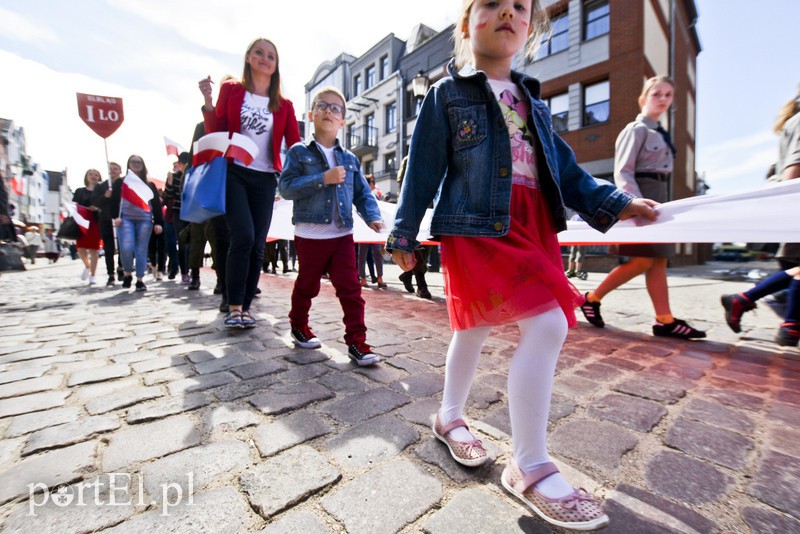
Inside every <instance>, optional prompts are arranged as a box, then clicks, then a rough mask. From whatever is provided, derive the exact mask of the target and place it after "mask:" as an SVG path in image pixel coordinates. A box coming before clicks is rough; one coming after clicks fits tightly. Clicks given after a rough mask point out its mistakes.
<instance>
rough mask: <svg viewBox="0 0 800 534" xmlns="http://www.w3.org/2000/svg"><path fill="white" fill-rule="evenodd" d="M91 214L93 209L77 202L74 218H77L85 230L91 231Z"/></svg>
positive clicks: (79, 224)
mask: <svg viewBox="0 0 800 534" xmlns="http://www.w3.org/2000/svg"><path fill="white" fill-rule="evenodd" d="M91 216H92V211H91V210H90V209H89V208H87V207H85V206H81V205H80V204H75V209H74V210H73V212H72V218H73V219H75V222H76V223H78V226H80V227H81V230H82V231H83V232H88V231H89V226H91V224H92V220H91Z"/></svg>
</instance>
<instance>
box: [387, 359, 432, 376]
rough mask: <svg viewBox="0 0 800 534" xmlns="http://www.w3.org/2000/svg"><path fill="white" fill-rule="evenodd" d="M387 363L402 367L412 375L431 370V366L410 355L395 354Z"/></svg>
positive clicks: (398, 367)
mask: <svg viewBox="0 0 800 534" xmlns="http://www.w3.org/2000/svg"><path fill="white" fill-rule="evenodd" d="M386 364H387V365H391V366H392V367H395V368H397V369H402V370H403V371H405V372H406V373H408V374H411V375H419V374H423V373H426V372H429V371H430V370H431V368H430V366H428V365H425V364H424V363H422V362H418V361H417V360H412V359H411V358H409V357H408V356H393V357H392V358H389V359H387V360H386Z"/></svg>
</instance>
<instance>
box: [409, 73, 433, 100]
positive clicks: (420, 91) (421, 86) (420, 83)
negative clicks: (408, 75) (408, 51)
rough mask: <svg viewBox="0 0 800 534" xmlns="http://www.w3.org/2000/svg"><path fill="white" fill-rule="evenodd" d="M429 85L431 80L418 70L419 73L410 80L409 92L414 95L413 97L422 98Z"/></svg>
mask: <svg viewBox="0 0 800 534" xmlns="http://www.w3.org/2000/svg"><path fill="white" fill-rule="evenodd" d="M430 84H431V80H430V79H429V78H428V77H427V76H425V73H424V72H422V70H420V71H419V73H418V74H417V75H416V76H414V77H413V78H412V79H411V92H412V93H414V96H415V97H417V98H422V97H423V96H425V93H427V92H428V87H429V86H430Z"/></svg>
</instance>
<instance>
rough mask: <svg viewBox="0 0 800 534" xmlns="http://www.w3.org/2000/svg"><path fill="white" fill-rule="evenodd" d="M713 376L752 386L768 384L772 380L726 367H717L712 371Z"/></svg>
mask: <svg viewBox="0 0 800 534" xmlns="http://www.w3.org/2000/svg"><path fill="white" fill-rule="evenodd" d="M713 376H714V377H715V378H722V379H725V380H732V381H734V382H742V383H745V384H751V385H754V386H769V385H770V384H771V382H772V380H771V379H770V378H769V377H766V376H758V375H752V374H747V373H737V372H735V371H730V370H728V369H717V370H715V371H713Z"/></svg>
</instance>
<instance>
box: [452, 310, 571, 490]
mask: <svg viewBox="0 0 800 534" xmlns="http://www.w3.org/2000/svg"><path fill="white" fill-rule="evenodd" d="M517 324H518V325H519V331H520V337H519V345H517V350H516V351H514V356H513V357H512V359H511V364H510V365H509V369H508V410H509V414H510V416H511V429H512V434H513V438H512V440H513V448H514V460H515V461H516V463H517V465H518V466H519V468H520V470H522V472H523V473H529V472H531V471H533V470H534V469H535V468H536V467H538V466H540V465H542V464H544V463H546V462H549V461H550V455H549V454H548V453H547V419H548V415H549V413H550V397H551V395H552V391H553V378H554V376H555V370H556V363H557V362H558V355H559V353H560V352H561V347H562V345H563V344H564V340H565V339H566V337H567V328H568V327H567V320H566V318H565V317H564V312H563V311H562V310H561V308H558V307H557V308H554V309H552V310H550V311H547V312H545V313H542V314H541V315H537V316H534V317H529V318H527V319H522V320H520V321H518V322H517ZM490 331H491V327H488V326H487V327H477V328H471V329H469V330H458V331H456V332H454V333H453V339H452V341H450V347H449V348H448V350H447V360H446V363H445V373H444V392H443V395H442V407H441V410H440V412H439V415H440V417H441V421H442V423H444V424H446V423H449V422H451V421H454V420H455V419H460V418H462V417H463V413H464V406H465V405H466V403H467V397H468V396H469V390H470V387H471V386H472V380H473V379H474V378H475V372H476V370H477V368H478V358H479V357H480V355H481V348H482V347H483V343H484V341H486V338H487V337H488V336H489V332H490ZM450 436H451V437H452V438H453V439H456V440H458V441H471V440H473V439H475V438H474V437H473V436H472V435H471V434H470V433H469V431H467V430H466V429H465V428H456V429H453V430H452V431H451V432H450ZM536 488H537V489H538V490H539V491H541V492H542V493H544V494H545V495H547V496H548V497H551V498H559V497H563V496H564V495H567V494H569V493H570V492H571V491H572V487H571V486H570V485H569V484H568V483H567V482H566V480H564V478H563V477H562V476H561V475H560V473H556V474H555V475H552V476H549V477H547V478H546V479H544V480H543V481H541V482H540V483H539V484H537V485H536Z"/></svg>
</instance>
